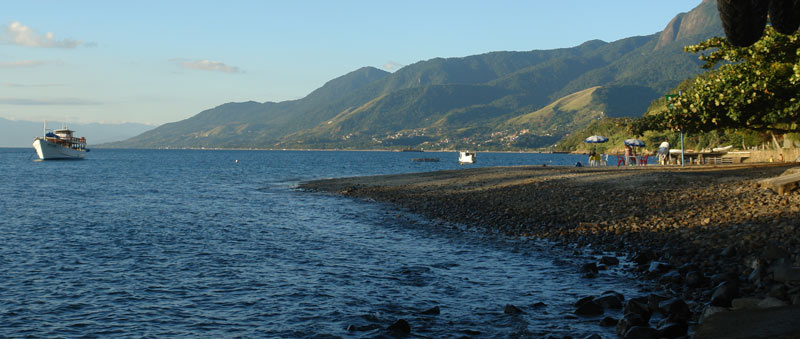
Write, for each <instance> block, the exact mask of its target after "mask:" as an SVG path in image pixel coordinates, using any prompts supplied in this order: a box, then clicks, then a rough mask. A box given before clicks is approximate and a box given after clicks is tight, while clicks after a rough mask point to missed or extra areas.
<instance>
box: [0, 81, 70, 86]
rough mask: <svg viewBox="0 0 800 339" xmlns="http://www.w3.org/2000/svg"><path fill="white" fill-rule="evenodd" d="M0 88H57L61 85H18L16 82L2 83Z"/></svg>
mask: <svg viewBox="0 0 800 339" xmlns="http://www.w3.org/2000/svg"><path fill="white" fill-rule="evenodd" d="M0 86H2V87H59V86H64V85H63V84H20V83H16V82H4V83H2V84H0Z"/></svg>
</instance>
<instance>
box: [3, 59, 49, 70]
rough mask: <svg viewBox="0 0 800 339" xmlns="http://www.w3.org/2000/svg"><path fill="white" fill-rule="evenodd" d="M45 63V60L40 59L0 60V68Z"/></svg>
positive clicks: (32, 65)
mask: <svg viewBox="0 0 800 339" xmlns="http://www.w3.org/2000/svg"><path fill="white" fill-rule="evenodd" d="M46 63H47V62H45V61H42V60H20V61H3V62H0V68H20V67H34V66H41V65H44V64H46Z"/></svg>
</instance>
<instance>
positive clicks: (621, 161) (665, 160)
mask: <svg viewBox="0 0 800 339" xmlns="http://www.w3.org/2000/svg"><path fill="white" fill-rule="evenodd" d="M656 156H657V157H658V163H659V164H661V165H668V164H669V163H670V160H671V159H670V155H669V141H668V140H667V139H664V141H663V142H662V143H661V144H660V145H659V146H658V151H657V152H656ZM643 158H644V156H643ZM617 159H618V162H617V166H619V165H637V164H638V165H646V164H647V161H646V160H639V159H638V158H637V155H636V149H635V148H634V147H631V146H629V145H625V156H624V157H621V156H620V155H619V153H617ZM607 163H608V154H599V153H597V152H596V151H595V150H594V149H592V150H591V151H590V152H589V166H591V167H595V166H605V165H606V164H607ZM580 166H581V165H580V162H579V163H578V167H580Z"/></svg>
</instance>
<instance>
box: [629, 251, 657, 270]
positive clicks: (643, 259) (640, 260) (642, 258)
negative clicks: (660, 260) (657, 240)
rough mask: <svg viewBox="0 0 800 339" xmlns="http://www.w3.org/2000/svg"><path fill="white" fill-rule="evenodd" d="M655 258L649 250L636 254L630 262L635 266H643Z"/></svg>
mask: <svg viewBox="0 0 800 339" xmlns="http://www.w3.org/2000/svg"><path fill="white" fill-rule="evenodd" d="M655 258H656V255H655V253H653V251H651V250H647V251H642V252H639V253H636V255H634V256H633V258H631V261H633V262H635V263H636V265H639V266H644V265H647V264H649V263H650V261H652V260H653V259H655Z"/></svg>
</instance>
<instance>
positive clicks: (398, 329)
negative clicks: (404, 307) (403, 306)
mask: <svg viewBox="0 0 800 339" xmlns="http://www.w3.org/2000/svg"><path fill="white" fill-rule="evenodd" d="M387 330H389V331H392V332H395V333H402V334H408V333H411V325H410V324H409V323H408V321H406V320H405V319H398V320H397V321H395V322H394V324H391V325H389V327H388V328H387Z"/></svg>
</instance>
